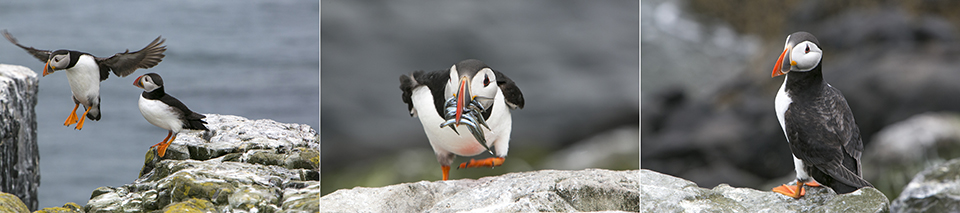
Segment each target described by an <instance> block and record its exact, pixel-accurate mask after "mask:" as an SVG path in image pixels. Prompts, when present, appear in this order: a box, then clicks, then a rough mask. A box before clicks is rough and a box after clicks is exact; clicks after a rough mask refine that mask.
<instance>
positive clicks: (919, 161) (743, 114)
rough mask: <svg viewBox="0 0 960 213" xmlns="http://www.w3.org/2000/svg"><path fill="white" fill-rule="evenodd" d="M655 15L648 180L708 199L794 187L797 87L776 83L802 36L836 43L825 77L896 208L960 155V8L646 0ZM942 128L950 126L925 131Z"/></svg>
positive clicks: (646, 124) (648, 76) (647, 103)
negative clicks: (662, 177) (940, 165)
mask: <svg viewBox="0 0 960 213" xmlns="http://www.w3.org/2000/svg"><path fill="white" fill-rule="evenodd" d="M641 9H642V12H641V29H642V32H643V34H642V35H641V46H642V48H641V55H642V57H641V60H642V61H643V62H644V63H643V64H642V65H641V69H642V70H643V71H642V74H641V85H642V86H641V102H642V106H641V124H642V125H641V127H642V128H641V135H642V136H641V141H642V143H641V150H642V151H641V162H642V163H641V167H642V168H644V169H651V170H655V171H658V172H662V173H667V174H671V175H675V176H679V177H683V178H686V179H689V180H692V181H694V182H696V183H697V184H699V185H700V186H701V187H708V188H709V187H714V186H716V185H718V184H720V183H726V184H729V185H732V186H737V187H751V188H756V189H759V190H770V189H771V188H772V187H773V186H776V185H779V184H783V183H787V182H789V181H791V180H793V178H794V175H795V174H794V168H793V163H792V159H791V157H790V149H789V147H788V145H787V143H786V141H785V139H784V136H783V132H782V130H781V128H780V126H779V123H778V122H777V118H776V113H775V111H774V104H773V102H774V97H775V95H776V93H777V90H778V88H779V86H780V85H781V84H782V83H783V77H777V78H770V73H771V71H772V70H773V66H774V63H775V61H776V60H777V57H778V56H779V54H780V52H781V51H782V50H783V43H784V40H785V39H786V36H787V35H788V34H790V33H793V32H796V31H807V32H810V33H813V34H814V35H816V36H817V38H818V39H819V41H820V43H822V46H821V48H822V49H823V51H824V57H823V62H822V64H823V70H824V71H823V73H824V79H825V80H826V81H827V82H829V83H830V84H831V85H833V86H834V87H836V88H838V89H840V90H841V91H842V92H843V94H844V95H845V97H846V99H847V101H848V102H849V105H850V107H851V109H852V110H853V113H854V115H855V116H856V121H857V124H858V125H859V127H860V132H861V135H862V139H863V142H864V144H865V151H864V154H863V157H862V160H863V167H864V171H863V173H864V176H865V178H867V180H868V181H871V182H872V183H873V184H874V185H875V186H877V188H878V189H880V190H881V191H883V192H884V193H885V194H887V196H888V198H890V199H894V198H896V195H897V194H898V193H899V190H900V189H902V187H903V185H904V184H905V183H906V182H907V181H909V180H910V179H911V178H912V177H913V174H915V173H916V172H917V171H919V170H922V168H923V167H924V166H927V165H930V164H933V163H935V162H937V161H942V160H943V159H949V158H953V157H960V155H957V154H956V150H957V149H956V148H955V147H956V146H955V144H957V143H960V141H958V140H957V138H958V137H956V135H957V134H956V133H957V132H958V131H957V128H956V125H952V123H956V122H955V121H958V120H957V119H956V116H955V112H956V111H957V110H958V109H960V99H957V98H956V97H957V94H960V93H958V92H960V85H958V84H957V81H958V80H960V72H958V67H960V60H957V58H958V56H960V43H958V42H957V38H958V37H957V36H958V34H957V27H958V24H960V2H958V1H936V0H907V1H856V0H853V1H830V0H811V1H799V0H796V1H794V0H788V1H710V0H676V1H665V0H649V1H647V0H645V1H642V2H641ZM930 120H936V121H944V122H941V123H937V122H926V124H924V123H925V122H920V121H930ZM941 124H944V125H941ZM925 125H926V126H925ZM931 126H932V127H940V128H939V129H938V130H933V128H928V127H931ZM922 141H927V142H922ZM931 141H932V142H931ZM937 144H939V145H937ZM944 144H954V145H953V147H948V146H944ZM921 147H923V148H926V149H929V150H933V151H923V150H915V149H920V148H921ZM938 147H939V148H938ZM949 150H954V151H949Z"/></svg>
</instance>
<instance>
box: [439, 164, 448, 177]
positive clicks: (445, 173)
mask: <svg viewBox="0 0 960 213" xmlns="http://www.w3.org/2000/svg"><path fill="white" fill-rule="evenodd" d="M440 169H442V170H443V180H447V178H449V177H450V166H440Z"/></svg>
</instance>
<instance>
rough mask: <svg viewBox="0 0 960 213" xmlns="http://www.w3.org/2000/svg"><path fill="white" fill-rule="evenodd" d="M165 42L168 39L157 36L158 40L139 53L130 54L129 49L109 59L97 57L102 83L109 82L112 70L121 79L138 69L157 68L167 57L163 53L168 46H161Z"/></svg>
mask: <svg viewBox="0 0 960 213" xmlns="http://www.w3.org/2000/svg"><path fill="white" fill-rule="evenodd" d="M165 41H167V39H161V38H160V36H157V39H154V40H153V42H150V44H148V45H147V46H146V47H144V48H143V49H140V50H139V51H136V52H130V50H129V49H128V50H127V51H124V52H122V53H117V54H114V55H113V56H111V57H109V58H100V57H97V64H98V65H100V81H103V80H107V77H109V76H110V71H111V70H113V74H116V75H117V76H119V77H127V76H128V75H130V74H132V73H133V71H135V70H137V69H140V68H143V69H146V68H151V67H153V66H157V64H159V63H160V61H162V60H163V57H164V56H165V55H163V52H164V51H167V48H166V47H167V46H160V45H162V44H163V42H165Z"/></svg>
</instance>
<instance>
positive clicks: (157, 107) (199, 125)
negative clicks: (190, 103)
mask: <svg viewBox="0 0 960 213" xmlns="http://www.w3.org/2000/svg"><path fill="white" fill-rule="evenodd" d="M133 86H136V87H139V88H141V89H143V93H141V94H140V101H139V102H138V103H137V105H138V106H139V107H140V114H142V115H143V118H145V119H147V121H148V122H150V124H153V125H154V126H157V127H160V128H163V129H166V130H167V137H166V138H163V141H160V143H157V144H155V145H153V146H151V147H156V146H160V147H158V148H157V155H159V156H160V157H163V155H164V153H166V151H167V146H170V143H173V140H176V139H177V134H178V133H180V131H182V130H184V129H193V130H208V129H207V126H204V125H203V124H205V123H207V122H205V121H203V120H201V119H203V118H206V117H207V116H204V115H201V114H198V113H196V112H193V111H190V109H189V108H187V105H183V103H181V102H180V100H177V98H174V97H173V96H170V95H168V94H167V93H165V92H164V91H163V79H162V78H160V75H157V74H156V73H147V74H144V75H141V76H140V77H137V80H135V81H133ZM171 135H172V136H173V138H171V137H170V136H171ZM167 139H170V140H167Z"/></svg>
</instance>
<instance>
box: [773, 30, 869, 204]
mask: <svg viewBox="0 0 960 213" xmlns="http://www.w3.org/2000/svg"><path fill="white" fill-rule="evenodd" d="M819 46H820V42H819V41H817V38H816V37H814V36H813V34H810V33H807V32H796V33H793V34H790V35H789V36H787V41H786V44H784V49H783V53H781V54H780V57H779V58H778V59H777V64H776V65H775V67H774V68H773V73H771V74H770V76H771V77H777V76H780V75H783V74H786V75H787V76H786V77H785V78H784V81H783V85H782V86H780V91H779V92H777V97H776V101H775V103H776V110H777V119H778V120H779V121H780V127H782V128H783V133H784V135H786V138H787V143H789V144H790V151H791V152H793V162H794V169H796V172H797V185H796V186H795V187H793V186H787V185H786V184H784V185H781V186H779V187H776V188H773V191H774V192H778V193H781V194H784V195H787V196H790V197H793V198H797V199H799V198H800V197H802V196H803V195H804V193H805V192H804V190H803V185H807V186H814V187H816V186H820V184H823V185H826V186H827V187H830V188H831V189H833V191H835V192H836V193H838V194H844V193H850V192H853V191H856V190H857V189H860V188H863V187H873V185H871V184H870V183H869V182H867V181H866V180H864V179H863V178H862V176H861V173H860V154H861V152H863V143H862V142H861V141H860V129H859V128H858V127H857V124H856V122H855V121H854V119H853V113H852V112H851V111H850V107H849V106H848V105H847V101H846V99H845V98H844V97H843V95H842V94H841V93H840V90H837V89H836V88H834V87H833V86H830V84H829V83H827V82H826V81H824V80H823V74H822V71H821V69H822V63H821V59H822V56H823V51H822V50H821V49H820V47H819ZM818 183H819V184H818Z"/></svg>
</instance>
